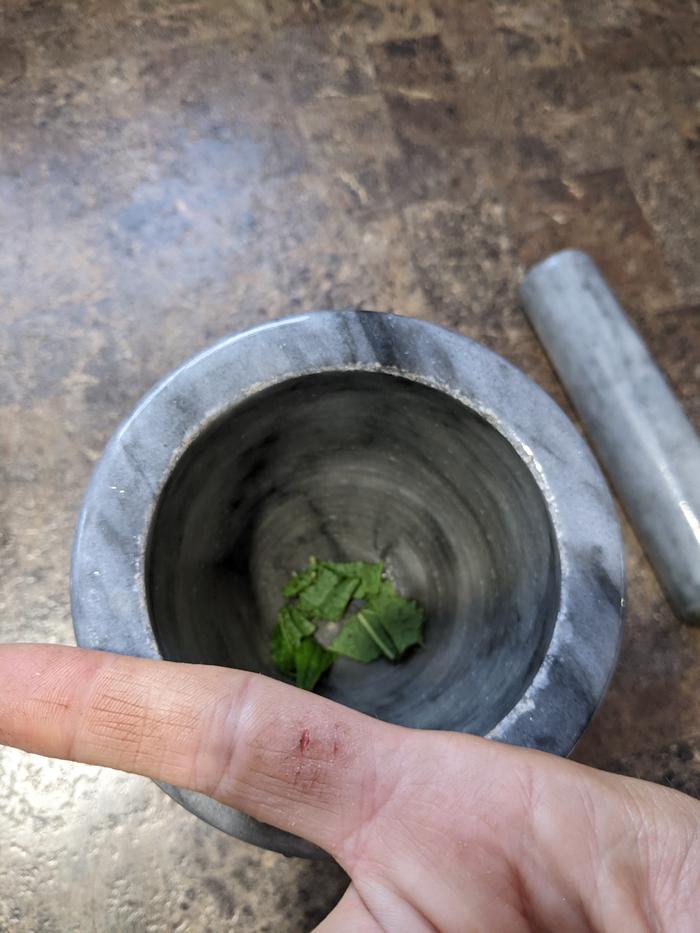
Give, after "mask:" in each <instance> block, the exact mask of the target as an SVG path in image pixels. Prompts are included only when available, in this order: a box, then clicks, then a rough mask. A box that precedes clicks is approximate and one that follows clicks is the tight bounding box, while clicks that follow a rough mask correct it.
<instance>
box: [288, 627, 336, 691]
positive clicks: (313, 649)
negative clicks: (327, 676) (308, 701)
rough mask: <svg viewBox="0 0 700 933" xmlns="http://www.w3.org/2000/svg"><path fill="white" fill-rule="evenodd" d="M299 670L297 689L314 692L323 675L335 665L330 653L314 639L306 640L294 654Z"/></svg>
mask: <svg viewBox="0 0 700 933" xmlns="http://www.w3.org/2000/svg"><path fill="white" fill-rule="evenodd" d="M294 660H295V662H296V670H297V687H301V688H302V689H303V690H313V689H314V687H315V686H316V684H317V683H318V681H319V679H320V677H321V675H322V674H324V673H325V672H326V671H327V670H328V668H329V667H330V666H331V664H332V663H333V655H332V654H331V652H330V651H326V649H325V648H324V647H323V646H322V645H319V643H318V642H317V641H315V640H314V639H313V638H304V639H303V640H302V642H301V644H300V645H299V646H298V648H297V649H296V651H295V653H294Z"/></svg>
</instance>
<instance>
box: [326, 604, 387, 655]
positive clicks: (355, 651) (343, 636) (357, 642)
mask: <svg viewBox="0 0 700 933" xmlns="http://www.w3.org/2000/svg"><path fill="white" fill-rule="evenodd" d="M330 650H331V651H333V652H335V654H342V655H345V657H346V658H352V659H353V661H364V662H365V663H367V662H368V661H375V660H376V659H377V658H380V657H381V656H382V649H381V648H380V647H379V645H378V644H377V642H376V641H375V639H374V638H372V636H371V635H370V633H369V632H368V631H367V627H366V625H363V624H362V622H361V621H360V619H359V613H358V614H357V615H354V616H350V618H349V619H348V621H347V622H346V623H345V625H344V626H343V627H342V629H341V630H340V632H338V634H337V635H336V637H335V638H334V639H333V641H332V642H331V645H330Z"/></svg>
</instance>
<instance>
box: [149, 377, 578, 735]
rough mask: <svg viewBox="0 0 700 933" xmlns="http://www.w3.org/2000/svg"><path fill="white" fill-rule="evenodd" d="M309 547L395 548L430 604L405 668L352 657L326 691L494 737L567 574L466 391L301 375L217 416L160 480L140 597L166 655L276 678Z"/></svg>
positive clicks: (529, 673)
mask: <svg viewBox="0 0 700 933" xmlns="http://www.w3.org/2000/svg"><path fill="white" fill-rule="evenodd" d="M311 555H313V556H315V557H316V558H319V559H326V560H367V561H375V560H382V561H383V562H384V564H385V567H386V570H387V572H388V574H389V576H390V577H391V579H392V580H393V582H394V583H395V585H396V587H397V589H398V591H399V592H400V593H401V594H402V595H405V596H409V597H411V598H413V599H416V600H417V601H418V602H419V603H420V604H421V606H422V607H423V608H424V610H425V612H426V618H427V623H426V628H425V638H424V641H425V644H424V647H422V648H418V649H416V650H415V651H413V652H412V653H411V654H410V656H409V657H407V658H406V659H405V660H404V661H402V662H400V663H391V662H387V661H383V660H382V661H376V662H373V663H372V664H368V665H366V664H361V663H358V662H354V661H351V660H348V659H345V658H339V659H338V660H337V661H336V663H335V664H334V666H333V667H332V669H331V671H330V672H329V673H328V675H327V676H325V677H324V678H323V680H322V681H321V682H320V684H319V687H318V692H320V693H322V694H324V695H325V696H327V697H329V698H331V699H333V700H336V701H338V702H340V703H344V704H346V705H348V706H351V707H355V708H356V709H359V710H361V711H363V712H365V713H369V714H370V715H373V716H377V717H379V718H381V719H384V720H387V721H389V722H394V723H399V724H402V725H407V726H415V727H422V728H439V729H454V730H459V731H467V732H472V733H477V734H486V733H488V732H489V730H490V729H492V728H493V727H494V725H495V724H496V723H498V722H499V721H500V720H501V719H502V718H503V717H504V716H505V715H506V714H507V713H508V711H509V710H510V709H511V708H512V707H513V706H514V704H515V703H517V701H518V699H519V698H520V697H521V696H522V694H523V693H524V691H525V690H526V688H527V687H528V685H529V683H530V682H531V680H532V678H533V676H534V674H535V672H536V671H537V669H538V667H539V665H540V664H541V661H542V658H543V655H544V653H545V651H546V650H547V646H548V644H549V641H550V638H551V634H552V629H553V625H554V622H555V619H556V615H557V611H558V605H559V583H560V569H559V560H558V554H557V548H556V540H555V536H554V533H553V530H552V526H551V522H550V518H549V513H548V510H547V506H546V502H545V499H544V496H543V494H542V492H541V490H540V488H539V487H538V485H537V483H536V482H535V480H534V478H533V476H532V474H531V472H530V470H529V469H528V467H527V465H526V464H525V462H524V460H523V458H522V457H521V456H520V454H519V453H518V451H516V449H515V448H514V447H513V446H512V445H511V443H510V442H509V441H508V440H507V439H506V438H505V437H504V436H503V435H502V434H501V433H500V432H499V431H498V430H497V429H496V428H495V427H493V426H492V425H491V424H489V423H488V422H487V421H486V420H485V419H484V418H483V417H481V416H480V415H479V414H477V413H476V412H475V411H473V410H472V409H471V408H470V407H469V406H468V405H467V404H465V403H463V402H461V401H459V400H458V399H456V398H454V397H452V396H451V395H448V394H447V393H445V392H442V391H440V390H439V389H436V388H434V387H431V386H427V385H424V384H422V383H420V382H417V381H414V380H411V379H409V378H405V377H404V376H398V375H393V374H389V373H385V372H384V373H382V372H366V371H364V372H363V371H357V370H355V371H352V370H350V371H337V372H324V373H315V374H311V375H303V376H299V377H296V378H290V379H287V380H284V381H282V382H280V383H278V384H276V385H274V386H272V387H270V388H268V389H264V390H262V391H259V392H256V393H255V394H253V395H252V396H251V397H249V398H248V399H247V400H244V401H242V402H239V403H238V404H236V405H234V406H233V407H232V408H231V409H230V410H228V411H227V412H226V413H225V414H223V415H221V416H219V417H218V419H217V420H216V421H215V422H214V423H212V424H210V425H209V426H208V427H206V428H205V429H204V430H203V431H202V432H201V433H200V434H199V435H198V436H197V437H196V438H195V439H194V440H193V441H192V442H191V443H189V445H188V446H187V447H186V449H185V450H184V451H183V453H182V455H181V456H180V457H179V460H178V462H177V465H176V466H175V468H174V469H173V471H172V473H171V475H170V477H169V479H168V481H167V483H166V485H165V487H164V488H163V490H162V492H161V494H160V497H159V500H158V503H157V507H156V509H155V513H154V517H153V520H152V523H151V527H150V532H149V536H148V545H147V554H146V561H145V582H146V595H147V600H148V607H149V614H150V620H151V625H152V628H153V632H154V635H155V638H156V640H157V643H158V646H159V649H160V652H161V654H162V656H163V657H165V658H167V659H170V660H177V661H188V662H196V663H205V664H219V665H226V666H231V667H236V668H243V669H247V670H251V671H261V672H263V673H265V674H269V675H271V676H279V675H278V674H277V672H276V671H275V669H274V667H273V665H272V661H271V657H270V633H271V630H272V627H273V626H274V624H275V620H276V615H277V612H278V610H279V608H280V606H281V605H282V602H283V599H282V596H281V589H282V587H283V585H284V583H285V582H286V581H287V579H288V578H289V576H290V575H291V573H292V572H294V571H297V570H300V569H302V568H303V567H304V566H305V565H306V563H307V561H308V559H309V557H310V556H311Z"/></svg>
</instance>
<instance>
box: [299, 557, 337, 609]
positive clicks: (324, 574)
mask: <svg viewBox="0 0 700 933" xmlns="http://www.w3.org/2000/svg"><path fill="white" fill-rule="evenodd" d="M339 582H340V578H339V577H338V576H337V575H336V574H334V573H333V571H332V570H329V569H328V568H327V567H321V568H320V569H319V571H318V575H317V577H316V579H315V580H314V582H313V583H312V584H311V586H309V587H307V588H306V589H305V590H304V592H303V593H302V594H301V595H300V597H299V606H300V607H301V609H303V610H304V612H310V613H313V614H314V617H315V618H317V619H320V618H322V617H321V615H319V610H320V608H321V606H322V605H323V603H324V602H325V600H326V599H328V597H329V596H330V594H331V593H332V591H333V589H334V588H335V587H336V586H337V585H338V583H339Z"/></svg>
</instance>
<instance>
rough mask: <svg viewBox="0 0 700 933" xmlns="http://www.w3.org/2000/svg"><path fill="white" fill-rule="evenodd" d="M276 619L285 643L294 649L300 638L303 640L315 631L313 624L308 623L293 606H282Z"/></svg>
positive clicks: (301, 613) (302, 614)
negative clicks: (285, 640)
mask: <svg viewBox="0 0 700 933" xmlns="http://www.w3.org/2000/svg"><path fill="white" fill-rule="evenodd" d="M277 619H278V621H279V624H280V625H281V626H282V631H283V632H284V635H285V637H286V639H287V641H288V642H289V644H290V645H291V646H292V647H293V648H296V646H297V645H298V644H299V642H300V641H301V640H302V638H305V637H306V636H307V635H313V633H314V632H315V631H316V626H315V625H314V624H313V622H310V621H309V620H308V619H307V618H306V616H305V615H304V613H303V612H300V610H299V609H298V608H297V607H296V606H294V605H291V606H283V607H282V609H280V612H279V615H278V616H277Z"/></svg>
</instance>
